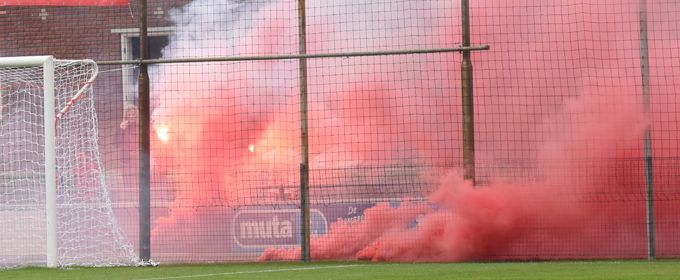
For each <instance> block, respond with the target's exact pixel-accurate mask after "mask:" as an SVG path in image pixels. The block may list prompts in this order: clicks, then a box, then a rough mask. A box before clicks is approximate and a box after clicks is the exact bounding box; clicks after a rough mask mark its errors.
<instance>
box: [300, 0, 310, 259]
mask: <svg viewBox="0 0 680 280" xmlns="http://www.w3.org/2000/svg"><path fill="white" fill-rule="evenodd" d="M298 44H299V52H300V54H301V55H304V54H306V53H307V21H306V15H305V0H298ZM299 61H300V66H299V67H300V133H301V135H300V142H301V143H300V151H301V152H300V154H301V155H300V156H301V159H300V248H301V250H300V251H301V259H302V261H304V262H309V261H311V257H310V248H309V247H310V221H309V142H308V139H307V137H308V133H307V59H306V58H304V57H303V58H300V60H299Z"/></svg>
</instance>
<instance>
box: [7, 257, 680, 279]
mask: <svg viewBox="0 0 680 280" xmlns="http://www.w3.org/2000/svg"><path fill="white" fill-rule="evenodd" d="M0 279H3V280H8V279H139V280H142V279H144V280H151V279H154V280H162V279H199V280H207V279H294V280H304V279H310V280H311V279H314V280H318V279H368V280H381V279H433V280H435V279H485V280H492V279H518V280H523V279H680V261H678V260H664V261H654V262H647V261H593V262H512V263H426V264H411V263H363V262H343V263H340V262H323V263H311V264H302V263H248V264H215V265H161V266H158V267H116V268H65V269H47V268H22V269H10V270H0Z"/></svg>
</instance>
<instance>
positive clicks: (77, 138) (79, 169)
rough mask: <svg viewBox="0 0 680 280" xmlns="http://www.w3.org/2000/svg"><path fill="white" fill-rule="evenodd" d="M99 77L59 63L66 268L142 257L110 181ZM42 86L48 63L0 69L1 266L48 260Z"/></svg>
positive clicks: (60, 211)
mask: <svg viewBox="0 0 680 280" xmlns="http://www.w3.org/2000/svg"><path fill="white" fill-rule="evenodd" d="M96 74H97V66H96V64H95V63H94V62H92V61H88V60H83V61H59V60H57V61H55V71H54V76H55V83H54V88H55V107H56V110H57V111H61V113H60V114H58V119H57V120H55V122H54V124H55V125H56V147H55V151H56V159H57V172H56V173H57V178H56V181H57V247H58V253H57V256H58V257H57V259H58V263H59V265H60V266H70V265H84V266H111V265H130V264H134V263H135V262H136V261H137V257H136V254H135V252H134V250H133V248H132V245H131V244H130V242H129V241H128V240H127V239H126V238H125V236H124V235H123V234H122V232H121V230H120V229H119V227H118V225H117V222H116V217H115V215H114V212H113V210H112V207H111V201H110V199H109V195H108V192H107V187H106V182H105V180H104V177H105V176H104V170H103V167H102V163H101V160H100V155H99V151H98V140H97V139H98V136H97V117H96V114H95V110H94V109H95V108H94V101H93V99H92V86H91V82H92V80H93V78H94V77H95V76H96ZM43 84H44V83H43V68H42V67H9V68H0V93H1V96H2V103H0V104H1V106H0V112H1V113H2V114H1V118H0V154H2V157H0V267H13V266H26V265H45V264H46V230H47V229H46V220H47V219H46V212H45V211H46V210H45V203H46V198H45V196H46V194H45V189H46V187H45V159H44V156H45V147H44V143H45V137H44V131H45V129H44V121H43V91H44V89H43ZM55 113H57V112H55Z"/></svg>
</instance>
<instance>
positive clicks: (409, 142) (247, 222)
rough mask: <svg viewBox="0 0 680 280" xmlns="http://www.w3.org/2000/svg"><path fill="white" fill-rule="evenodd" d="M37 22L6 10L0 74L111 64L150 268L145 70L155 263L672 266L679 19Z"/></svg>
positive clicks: (99, 84)
mask: <svg viewBox="0 0 680 280" xmlns="http://www.w3.org/2000/svg"><path fill="white" fill-rule="evenodd" d="M40 2H41V1H5V2H4V5H6V6H2V4H3V2H2V1H0V29H1V30H2V31H0V56H26V55H46V54H48V55H54V56H55V57H58V58H63V59H81V58H89V59H94V60H95V61H97V62H99V63H100V65H99V70H100V73H99V76H98V78H97V80H96V81H95V83H94V84H93V90H94V99H95V102H96V103H95V106H96V111H97V115H98V120H99V149H100V154H101V156H102V161H103V164H104V168H105V179H106V182H107V184H108V187H109V195H110V197H111V204H112V207H113V209H114V212H115V214H116V217H117V225H118V226H119V227H120V228H121V230H122V232H124V234H125V236H126V237H127V238H128V239H129V241H130V242H131V243H133V244H134V246H135V248H138V247H139V239H140V238H139V235H140V226H139V225H140V222H139V216H138V213H139V212H138V210H139V206H140V204H142V206H143V204H144V203H143V201H141V202H140V200H139V174H140V169H139V166H138V163H139V155H140V152H139V148H138V147H139V146H138V140H139V139H140V137H139V133H138V131H139V125H140V123H141V124H144V121H145V119H144V118H141V120H142V122H140V118H139V116H138V112H139V110H138V109H139V104H140V103H139V100H140V97H141V98H142V99H143V95H144V93H143V92H142V94H141V95H140V93H139V88H140V87H139V84H138V81H139V76H140V69H141V72H142V73H144V72H145V71H146V70H144V69H143V68H145V67H148V75H149V81H150V83H149V86H150V120H149V121H150V133H151V139H150V166H151V184H150V192H151V198H150V210H151V217H150V226H151V229H150V232H149V234H150V236H151V245H150V250H151V259H153V260H156V261H161V262H217V261H233V260H255V259H260V260H278V259H295V260H297V259H300V258H301V249H300V244H301V243H302V244H304V240H305V235H306V234H305V229H306V230H308V231H309V235H311V247H310V253H311V259H312V260H318V259H372V260H388V261H462V260H498V259H512V260H525V259H592V258H645V257H647V256H648V255H649V254H651V255H652V256H657V257H664V258H666V257H679V256H680V237H678V235H677V234H676V233H677V232H678V231H679V230H680V206H678V205H680V175H678V174H680V147H679V144H678V143H680V127H679V123H680V120H679V119H678V115H680V105H679V104H680V102H679V101H678V97H677V92H678V90H679V89H680V50H679V49H678V46H679V45H680V44H679V43H680V20H678V19H680V3H676V1H670V0H647V1H644V0H606V1H587V0H565V1H540V0H502V1H501V0H483V1H471V3H469V17H466V16H464V15H465V11H466V10H467V9H466V7H465V5H466V4H467V2H468V1H465V0H464V1H440V0H429V1H407V0H398V1H395V0H390V1H387V0H373V1H365V0H351V1H340V2H334V1H307V3H306V6H305V7H304V9H301V8H302V7H301V6H300V3H304V1H293V0H280V1H275V0H242V1H236V0H233V1H215V0H194V1H189V0H172V1H156V0H151V1H148V3H146V2H145V3H139V2H138V1H130V2H129V3H128V2H126V1H95V0H92V1H80V3H81V4H83V3H84V2H88V3H87V4H88V5H89V6H59V5H57V6H53V5H44V3H46V2H59V1H42V2H43V6H41V4H40ZM62 2H63V3H66V2H69V1H62ZM70 2H73V3H75V2H79V1H70ZM461 3H463V4H464V5H461ZM140 4H145V5H146V11H147V13H146V16H145V17H143V16H142V15H141V14H140V12H139V11H140V7H142V5H140ZM22 5H23V6H22ZM301 15H304V17H301ZM645 17H646V19H645ZM301 19H304V21H301ZM464 19H467V20H468V21H469V36H470V43H471V44H470V46H469V48H465V47H468V45H466V42H465V40H464V38H465V32H464V31H465V28H463V27H464V24H463V22H465V20H464ZM140 20H144V21H146V24H144V25H140ZM301 23H302V24H301ZM645 24H646V27H645ZM140 26H146V27H147V28H146V32H140V28H139V27H140ZM302 27H304V28H302ZM645 28H646V31H645ZM641 29H642V30H643V31H642V32H641ZM144 33H146V35H147V37H144ZM303 35H304V36H303ZM140 37H141V38H140ZM140 41H142V42H141V43H142V44H145V45H146V46H147V48H148V53H147V54H146V55H144V58H145V60H143V61H140V60H139V58H140V55H141V54H143V52H140ZM485 45H488V46H490V48H489V49H488V50H487V49H486V47H485ZM461 47H463V48H461ZM462 54H470V56H471V62H470V63H468V62H466V59H465V58H464V57H465V56H464V55H462ZM140 65H144V67H140ZM462 65H463V66H462ZM465 65H468V66H470V65H471V67H468V68H467V69H470V70H471V73H474V76H473V78H472V79H471V80H470V81H472V82H471V83H469V84H468V83H466V78H465V77H469V76H466V75H465V74H464V73H463V72H464V70H461V69H462V68H466V67H467V66H465ZM142 75H144V74H142ZM1 85H2V84H1V82H0V86H1ZM466 88H467V89H472V92H473V95H470V96H471V97H472V96H474V97H473V98H472V99H469V100H472V101H473V102H472V104H470V103H465V102H468V101H469V100H468V101H464V98H463V97H462V96H464V95H465V94H468V93H470V94H471V93H472V92H468V93H465V92H466ZM2 101H3V102H2V107H0V112H2V118H1V119H0V121H3V122H6V121H8V120H10V119H11V116H10V115H11V114H12V108H11V106H12V104H13V103H11V102H9V100H8V99H7V98H5V95H3V99H2ZM464 104H465V105H464ZM468 105H469V106H470V107H467V106H468ZM469 109H472V110H469ZM464 111H465V112H468V114H464V113H463V112H464ZM466 123H467V124H471V125H472V126H471V127H467V128H466ZM470 129H472V130H470ZM466 133H467V134H466ZM465 135H467V136H465ZM464 138H465V139H468V140H469V141H471V143H472V144H470V143H468V144H465V145H464V144H463V143H464ZM472 160H474V161H472ZM470 168H474V169H472V170H473V171H474V172H473V173H470ZM470 174H473V175H474V178H473V179H474V180H469V179H470V178H464V177H466V176H470ZM2 178H3V177H2V176H0V180H2ZM466 179H468V180H466ZM473 182H474V186H473ZM301 186H302V188H301ZM306 188H308V192H309V194H308V196H306V197H305V195H304V194H305V193H304V191H303V192H302V197H301V190H305V189H306ZM652 189H653V193H652V192H651V191H652ZM0 191H2V190H0ZM650 194H651V195H650ZM1 195H2V193H1V192H0V196H1ZM301 201H308V202H309V207H308V208H307V209H308V211H309V214H308V215H307V216H305V215H302V214H304V212H305V211H301V209H302V210H304V209H305V207H304V204H301ZM0 203H2V202H1V201H0ZM651 210H653V211H654V212H652V211H651ZM301 212H302V213H301ZM652 213H653V214H652ZM305 220H307V222H308V227H305V226H304V225H305V224H306V223H305V222H306V221H305ZM142 228H143V227H142ZM650 230H651V231H650ZM144 234H145V233H144V232H143V230H142V235H144ZM650 237H654V238H655V240H654V238H651V240H652V241H653V242H650ZM142 239H143V238H142ZM650 244H651V245H653V246H651V247H650V246H649V245H650ZM142 247H143V246H142ZM654 249H655V250H656V251H654ZM0 250H1V249H0ZM142 250H143V249H142Z"/></svg>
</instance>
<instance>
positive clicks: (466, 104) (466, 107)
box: [461, 0, 475, 185]
mask: <svg viewBox="0 0 680 280" xmlns="http://www.w3.org/2000/svg"><path fill="white" fill-rule="evenodd" d="M469 7H470V5H469V1H468V0H461V21H462V22H461V23H462V24H461V25H462V37H463V47H469V46H470V11H469V10H470V9H469ZM470 53H471V52H470V51H469V50H464V51H463V60H462V62H461V88H462V97H463V100H462V107H463V168H464V171H465V173H464V175H463V178H464V179H465V180H470V181H472V184H473V185H474V184H475V112H474V100H473V94H472V60H471V58H470Z"/></svg>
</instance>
